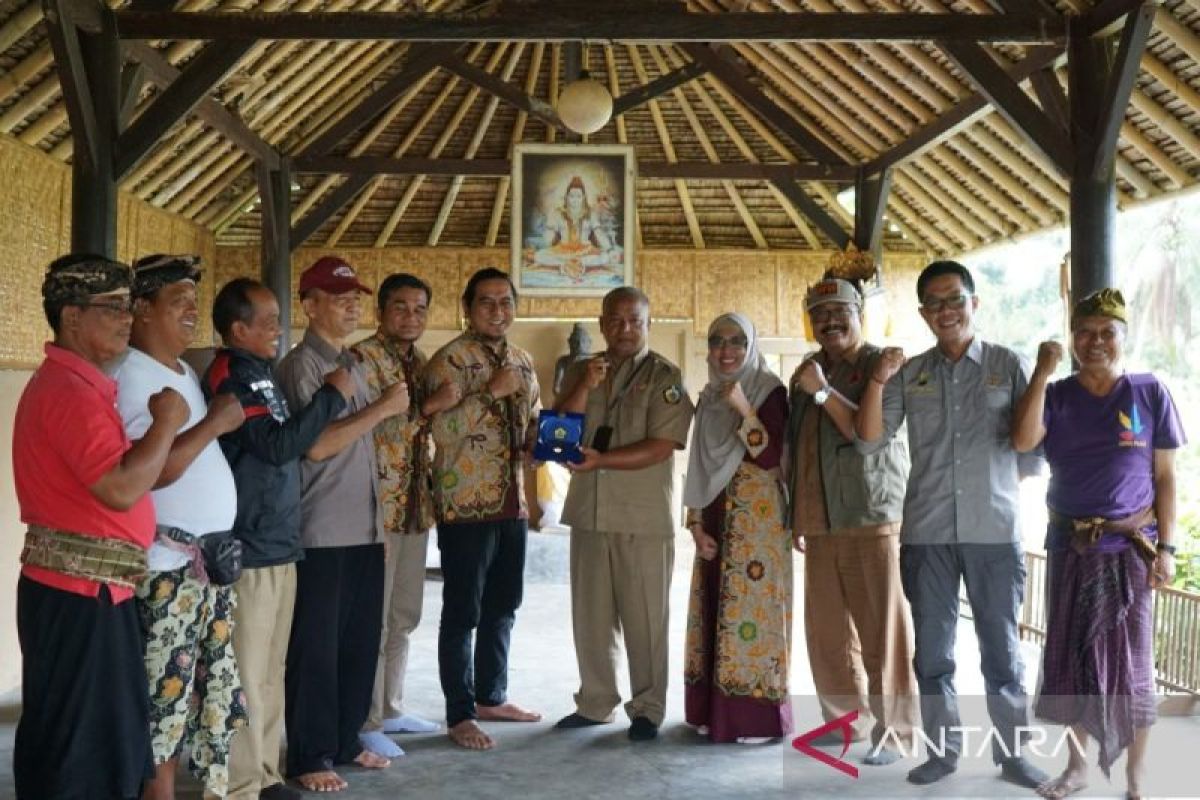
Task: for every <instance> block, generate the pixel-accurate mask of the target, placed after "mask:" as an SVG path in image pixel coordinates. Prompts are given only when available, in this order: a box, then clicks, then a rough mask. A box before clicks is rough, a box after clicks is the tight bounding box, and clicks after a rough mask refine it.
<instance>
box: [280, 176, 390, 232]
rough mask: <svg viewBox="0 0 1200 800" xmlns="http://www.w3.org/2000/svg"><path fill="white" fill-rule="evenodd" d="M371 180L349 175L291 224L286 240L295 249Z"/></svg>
mask: <svg viewBox="0 0 1200 800" xmlns="http://www.w3.org/2000/svg"><path fill="white" fill-rule="evenodd" d="M370 180H371V176H370V175H349V176H347V177H346V180H345V181H343V182H342V184H341V185H340V186H338V187H337V188H336V189H334V190H333V191H332V192H330V193H329V194H328V195H326V196H325V198H324V199H323V200H322V201H321V202H320V203H318V204H317V205H316V207H315V208H313V210H312V211H310V212H308V214H306V215H305V216H304V217H303V218H301V219H300V220H298V221H296V222H295V223H294V224H293V225H292V229H291V234H290V236H289V237H288V242H289V244H290V246H291V248H292V250H295V249H296V248H297V247H299V246H300V245H302V244H304V242H305V241H307V240H308V239H309V237H311V236H312V235H313V234H314V233H316V232H317V231H319V230H320V229H321V226H322V225H324V224H325V223H326V222H328V221H329V218H330V217H332V216H333V215H334V214H336V213H337V212H338V211H339V210H340V209H341V208H342V206H344V205H346V203H349V202H350V201H351V200H353V199H354V197H355V196H356V195H357V194H358V193H359V192H361V191H362V190H363V188H364V187H365V186H366V185H367V183H369V182H370Z"/></svg>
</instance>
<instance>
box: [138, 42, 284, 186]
mask: <svg viewBox="0 0 1200 800" xmlns="http://www.w3.org/2000/svg"><path fill="white" fill-rule="evenodd" d="M125 51H126V54H127V55H129V56H130V57H131V58H134V59H136V60H137V61H139V62H141V64H142V66H144V67H145V68H146V76H147V77H148V78H149V79H150V80H151V81H153V82H154V83H155V84H157V85H158V86H159V87H164V88H165V87H167V86H170V85H171V84H173V83H174V82H175V81H176V80H178V78H179V76H180V74H181V73H180V71H179V70H178V69H177V68H176V67H174V66H172V65H171V62H169V61H167V59H165V58H164V57H163V56H162V55H161V54H160V53H159V52H158V51H157V50H155V49H154V48H153V47H150V46H149V45H147V44H144V43H141V42H130V43H127V44H126V45H125ZM195 111H196V115H197V116H198V117H200V118H201V119H202V120H204V121H205V122H206V123H208V124H209V125H210V126H212V127H213V128H215V129H216V130H218V131H220V132H221V134H223V135H224V136H225V138H227V139H229V140H230V141H231V142H233V143H234V144H236V145H237V146H238V147H240V148H242V150H244V151H245V152H246V153H247V154H248V155H250V156H252V157H253V158H254V159H255V160H257V161H261V162H263V163H264V164H266V165H267V166H268V167H276V168H277V167H278V166H279V153H278V152H276V150H275V148H273V147H271V145H269V144H267V143H266V142H265V141H263V140H262V139H261V138H260V137H259V136H258V134H256V133H255V132H254V131H252V130H250V128H249V126H247V125H246V123H245V122H243V121H242V120H241V119H240V118H238V117H237V116H236V115H235V114H234V113H233V112H232V111H230V110H229V109H227V108H226V107H225V106H223V105H221V104H220V103H218V102H217V101H216V100H214V99H213V98H211V97H205V98H203V99H201V100H200V102H199V103H197V104H196V107H195Z"/></svg>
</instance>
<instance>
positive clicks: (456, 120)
mask: <svg viewBox="0 0 1200 800" xmlns="http://www.w3.org/2000/svg"><path fill="white" fill-rule="evenodd" d="M507 49H508V45H507V44H503V43H502V44H499V45H497V46H496V47H495V49H494V50H493V52H492V55H491V57H490V58H489V59H488V61H487V64H486V66H485V67H484V68H485V69H486V70H487V71H488V72H491V71H492V70H494V69H495V68H496V67H497V66H499V64H500V59H501V58H503V56H504V53H505V51H506V50H507ZM480 91H481V90H480V88H479V87H478V86H472V87H471V88H470V90H468V91H467V96H466V97H464V98H463V100H462V102H461V103H459V105H458V108H457V109H455V111H454V114H453V115H452V116H451V117H450V119H449V120H448V121H447V122H446V126H445V127H444V128H443V129H442V133H441V135H440V136H438V138H437V141H435V142H434V143H433V147H432V148H431V149H430V151H429V155H430V157H431V158H435V159H436V158H437V157H439V156H440V155H441V154H442V151H443V150H444V149H445V148H446V145H447V144H449V143H450V139H451V138H453V136H454V134H455V132H456V131H457V130H458V126H459V125H461V124H462V121H463V119H464V118H465V117H466V116H467V112H468V111H470V110H471V106H473V105H474V104H475V100H476V99H477V98H478V97H479V93H480ZM424 181H425V176H424V175H417V176H414V177H413V179H412V180H411V181H409V183H408V186H407V187H405V189H404V194H403V195H402V196H401V198H400V200H399V202H397V203H396V207H395V208H393V209H392V213H391V214H390V215H389V216H388V218H387V221H386V222H385V223H384V224H383V229H382V230H381V231H380V232H379V235H378V236H376V237H375V246H376V247H386V246H387V243H388V240H389V239H391V238H392V234H393V233H395V231H396V227H397V226H398V225H399V224H400V220H401V219H403V217H404V214H405V213H406V212H407V211H408V207H409V205H410V204H411V203H412V201H413V198H414V197H416V196H417V192H418V191H420V188H421V184H422V183H424Z"/></svg>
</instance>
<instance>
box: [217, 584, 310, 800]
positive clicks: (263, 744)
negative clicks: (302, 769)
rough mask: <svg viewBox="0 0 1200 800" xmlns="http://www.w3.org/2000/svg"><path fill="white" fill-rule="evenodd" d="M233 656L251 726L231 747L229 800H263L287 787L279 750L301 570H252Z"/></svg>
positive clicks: (240, 603)
mask: <svg viewBox="0 0 1200 800" xmlns="http://www.w3.org/2000/svg"><path fill="white" fill-rule="evenodd" d="M233 589H234V592H235V593H236V594H237V607H236V608H235V609H234V611H233V630H234V633H233V653H234V655H235V656H236V657H237V662H238V670H239V672H240V673H241V677H242V688H243V689H244V690H245V692H246V706H247V709H248V717H249V720H248V722H247V724H246V726H245V727H243V728H242V729H241V730H240V731H238V732H237V733H236V734H234V736H233V741H232V742H231V743H230V746H229V793H228V795H226V797H227V798H228V800H257V798H258V793H259V790H261V789H265V788H267V787H268V786H272V785H274V784H276V783H281V782H282V781H283V776H282V775H280V773H279V745H280V743H281V740H282V738H283V673H284V666H285V663H286V660H287V648H288V638H289V636H290V635H291V632H292V609H293V607H294V606H295V602H296V565H295V564H280V565H278V566H274V567H256V568H251V569H246V570H244V571H243V572H242V577H240V578H238V581H237V583H235V584H234V585H233Z"/></svg>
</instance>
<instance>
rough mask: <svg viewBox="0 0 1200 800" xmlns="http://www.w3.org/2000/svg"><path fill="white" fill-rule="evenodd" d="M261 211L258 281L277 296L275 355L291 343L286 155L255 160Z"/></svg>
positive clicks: (289, 179) (289, 178)
mask: <svg viewBox="0 0 1200 800" xmlns="http://www.w3.org/2000/svg"><path fill="white" fill-rule="evenodd" d="M256 169H257V174H258V197H259V200H260V201H261V205H260V211H261V213H262V233H261V240H262V242H261V243H262V282H263V283H265V284H266V285H267V286H269V287H270V289H271V291H273V292H274V293H275V297H276V298H278V300H279V327H280V329H281V333H280V337H279V356H280V357H282V356H283V355H285V354H286V353H287V351H288V350H289V349H290V347H291V342H290V340H291V324H292V247H291V241H290V240H291V225H292V220H291V218H292V171H291V165H290V163H289V161H288V159H286V158H280V159H279V164H278V165H277V166H271V165H267V164H264V163H262V162H261V161H260V162H258V165H257V167H256Z"/></svg>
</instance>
